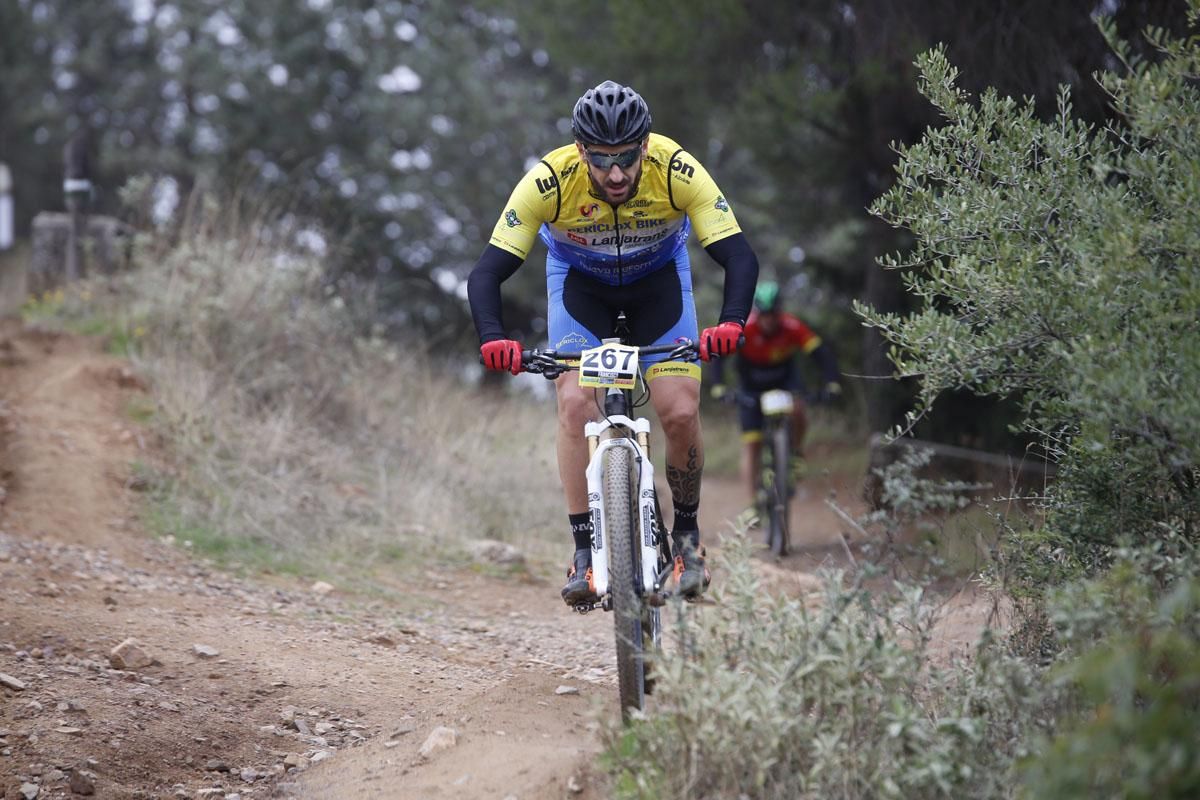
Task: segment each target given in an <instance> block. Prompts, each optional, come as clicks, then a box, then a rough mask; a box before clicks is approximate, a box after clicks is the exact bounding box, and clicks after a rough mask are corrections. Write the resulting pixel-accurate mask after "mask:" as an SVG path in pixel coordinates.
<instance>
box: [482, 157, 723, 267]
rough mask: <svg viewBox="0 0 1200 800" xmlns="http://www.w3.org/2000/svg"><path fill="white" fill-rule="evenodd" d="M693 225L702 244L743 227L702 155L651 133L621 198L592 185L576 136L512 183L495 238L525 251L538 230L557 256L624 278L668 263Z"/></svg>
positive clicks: (498, 243) (499, 243) (511, 249)
mask: <svg viewBox="0 0 1200 800" xmlns="http://www.w3.org/2000/svg"><path fill="white" fill-rule="evenodd" d="M691 228H695V230H696V235H697V237H698V238H699V239H700V244H701V245H702V246H708V245H710V244H712V243H713V242H716V241H720V240H721V239H724V238H725V237H727V236H732V235H734V234H735V233H739V232H741V228H740V227H739V226H738V222H737V219H736V218H735V217H734V215H733V211H732V209H730V207H729V203H728V202H727V201H726V200H725V197H724V195H722V194H721V190H720V189H719V188H718V187H717V184H716V183H715V182H714V181H713V179H712V177H710V176H709V174H708V172H707V171H706V170H705V169H704V167H702V166H701V165H700V162H698V161H697V160H696V159H695V158H693V157H692V156H691V155H689V154H688V153H687V152H686V151H685V150H684V149H683V148H681V147H680V146H679V145H678V144H676V143H675V142H674V141H672V140H671V139H668V138H667V137H665V136H660V135H658V134H656V133H652V134H650V137H649V142H648V145H647V154H646V157H645V158H644V159H643V160H642V174H641V178H640V180H639V182H638V187H637V191H636V193H634V194H633V196H631V197H630V198H629V199H628V200H626V201H625V202H623V203H621V204H620V205H618V206H610V205H609V204H608V203H606V202H605V201H604V200H603V199H601V198H600V197H599V196H597V195H596V194H595V193H594V188H593V186H592V181H591V179H590V178H589V177H588V171H587V167H586V166H585V165H584V164H583V162H582V161H581V160H580V158H579V152H578V150H576V148H575V145H574V144H569V145H566V146H564V147H560V148H558V149H557V150H554V151H552V152H551V153H549V154H547V155H546V157H545V158H543V159H542V160H541V161H539V162H538V164H537V166H535V167H534V168H533V169H531V170H530V171H529V172H528V173H526V175H525V177H523V178H522V179H521V181H520V182H519V183H518V184H517V187H516V188H515V189H514V190H513V193H512V196H511V197H510V198H509V201H508V204H507V205H506V206H505V207H504V213H502V214H501V215H500V219H499V220H498V221H497V222H496V227H495V228H494V229H493V231H492V238H491V243H492V244H493V245H495V246H496V247H499V248H501V249H503V250H507V251H508V252H510V253H513V254H514V255H516V256H518V257H520V258H522V259H524V258H526V257H527V256H528V255H529V250H530V248H531V247H532V246H533V241H534V237H535V236H537V235H540V236H541V238H542V240H543V241H544V242H545V243H546V246H547V247H548V248H549V249H550V255H551V257H552V258H556V259H559V260H561V261H563V262H565V263H566V264H567V265H568V267H569V268H571V269H578V270H581V271H582V272H584V273H585V274H587V275H589V276H591V277H593V278H596V279H598V280H600V281H603V282H604V283H608V284H612V285H618V286H619V285H621V284H624V283H628V282H629V281H632V280H636V279H638V278H641V277H643V276H645V275H647V274H648V273H650V272H653V271H654V270H657V269H659V268H661V267H663V266H665V265H666V264H668V263H670V261H671V260H672V258H673V257H674V255H675V253H676V252H677V251H678V250H679V248H681V247H683V246H684V243H685V242H686V241H687V238H688V234H689V232H690V230H691Z"/></svg>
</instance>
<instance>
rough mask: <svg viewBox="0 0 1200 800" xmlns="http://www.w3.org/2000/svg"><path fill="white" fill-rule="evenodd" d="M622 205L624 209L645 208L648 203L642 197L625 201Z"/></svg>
mask: <svg viewBox="0 0 1200 800" xmlns="http://www.w3.org/2000/svg"><path fill="white" fill-rule="evenodd" d="M622 205H624V206H625V207H626V208H645V207H646V206H648V205H650V201H649V200H647V199H646V198H644V197H639V198H636V199H634V200H627V201H625V202H624V203H623V204H622Z"/></svg>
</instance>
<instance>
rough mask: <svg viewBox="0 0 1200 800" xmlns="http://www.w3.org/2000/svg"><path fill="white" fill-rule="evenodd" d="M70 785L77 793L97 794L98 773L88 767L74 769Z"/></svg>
mask: <svg viewBox="0 0 1200 800" xmlns="http://www.w3.org/2000/svg"><path fill="white" fill-rule="evenodd" d="M70 786H71V791H72V792H74V793H75V794H95V793H96V773H94V772H92V771H90V770H86V769H75V770H72V771H71V784H70Z"/></svg>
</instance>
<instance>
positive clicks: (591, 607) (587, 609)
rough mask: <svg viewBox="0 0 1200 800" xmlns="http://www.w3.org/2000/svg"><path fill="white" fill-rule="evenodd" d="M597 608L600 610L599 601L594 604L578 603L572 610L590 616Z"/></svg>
mask: <svg viewBox="0 0 1200 800" xmlns="http://www.w3.org/2000/svg"><path fill="white" fill-rule="evenodd" d="M597 608H600V602H599V601H596V602H593V603H576V604H575V605H573V606H571V610H573V611H574V612H575V613H577V614H588V613H591V612H592V611H595V610H596V609H597Z"/></svg>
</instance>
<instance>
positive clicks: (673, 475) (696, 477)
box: [667, 446, 704, 505]
mask: <svg viewBox="0 0 1200 800" xmlns="http://www.w3.org/2000/svg"><path fill="white" fill-rule="evenodd" d="M703 468H704V465H703V464H702V463H701V461H700V451H699V450H698V449H697V448H696V447H695V446H693V447H692V448H691V449H690V450H688V461H687V467H686V468H685V469H679V468H678V467H676V466H673V465H671V464H667V486H669V487H671V499H672V500H673V501H674V502H675V503H676V504H679V503H683V504H684V505H693V504H695V503H699V502H700V473H701V472H702V471H703Z"/></svg>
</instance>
